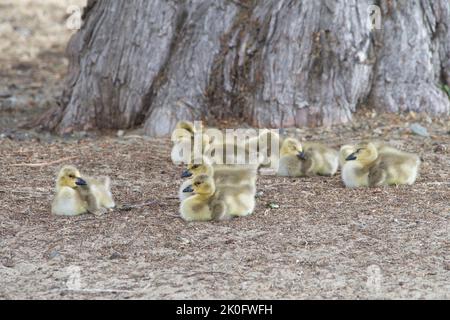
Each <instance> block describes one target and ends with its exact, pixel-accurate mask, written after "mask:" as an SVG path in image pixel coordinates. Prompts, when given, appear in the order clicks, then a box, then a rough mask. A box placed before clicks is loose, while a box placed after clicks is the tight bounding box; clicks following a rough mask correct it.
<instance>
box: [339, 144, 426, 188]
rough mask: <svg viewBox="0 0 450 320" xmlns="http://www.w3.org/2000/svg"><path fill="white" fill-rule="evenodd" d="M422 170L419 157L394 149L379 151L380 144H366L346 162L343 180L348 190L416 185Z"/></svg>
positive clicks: (357, 147) (357, 149) (358, 146)
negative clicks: (420, 169)
mask: <svg viewBox="0 0 450 320" xmlns="http://www.w3.org/2000/svg"><path fill="white" fill-rule="evenodd" d="M378 146H379V147H380V145H378ZM419 166H420V159H419V157H418V156H417V155H415V154H411V153H407V152H403V151H400V150H397V149H395V148H393V147H390V146H388V147H386V149H384V150H383V148H381V147H380V150H378V149H377V144H374V143H372V142H369V143H362V144H359V145H357V146H356V151H355V152H353V153H352V154H350V155H349V156H348V157H347V158H346V163H345V165H344V167H343V170H342V179H343V182H344V184H345V186H346V187H348V188H358V187H368V186H369V187H376V186H390V185H412V184H414V182H415V181H416V178H417V175H418V172H419Z"/></svg>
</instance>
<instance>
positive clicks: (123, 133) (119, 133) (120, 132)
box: [117, 130, 125, 138]
mask: <svg viewBox="0 0 450 320" xmlns="http://www.w3.org/2000/svg"><path fill="white" fill-rule="evenodd" d="M124 135H125V131H124V130H119V131H117V137H118V138H122V137H123V136H124Z"/></svg>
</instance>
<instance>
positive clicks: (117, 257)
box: [109, 252, 122, 260]
mask: <svg viewBox="0 0 450 320" xmlns="http://www.w3.org/2000/svg"><path fill="white" fill-rule="evenodd" d="M121 257H122V256H121V255H120V253H117V252H114V253H113V254H112V255H110V256H109V260H117V259H120V258H121Z"/></svg>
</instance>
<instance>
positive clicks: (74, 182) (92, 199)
mask: <svg viewBox="0 0 450 320" xmlns="http://www.w3.org/2000/svg"><path fill="white" fill-rule="evenodd" d="M110 188H111V180H110V179H109V178H108V177H101V178H90V177H86V178H85V177H82V176H81V174H80V172H79V171H78V169H76V168H75V167H72V166H65V167H63V168H62V169H61V170H60V172H59V174H58V178H57V182H56V195H55V198H54V200H53V203H52V213H53V214H55V215H65V216H75V215H80V214H84V213H93V214H96V215H99V214H103V213H105V212H106V211H107V209H112V208H114V207H115V203H114V200H113V197H112V194H111V189H110Z"/></svg>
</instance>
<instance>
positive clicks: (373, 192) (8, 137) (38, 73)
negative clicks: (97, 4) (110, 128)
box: [0, 0, 450, 299]
mask: <svg viewBox="0 0 450 320" xmlns="http://www.w3.org/2000/svg"><path fill="white" fill-rule="evenodd" d="M73 2H77V1H56V0H55V1H42V2H39V3H40V4H34V7H29V6H32V5H33V4H32V3H33V1H25V0H20V1H17V0H15V1H13V0H5V1H2V4H0V12H1V14H0V35H1V36H2V40H3V39H4V38H5V37H9V38H8V39H12V40H10V41H11V45H16V48H15V49H14V50H10V49H8V50H7V51H4V52H5V53H2V56H1V57H0V62H1V64H0V65H1V68H0V73H1V77H0V171H1V173H0V175H1V178H0V299H72V298H75V299H108V298H112V299H118V298H123V299H130V298H131V299H205V298H207V299H208V298H213V299H216V298H217V299H219V298H220V299H302V298H307V299H316V298H330V299H338V298H341V299H352V298H356V299H369V298H375V299H399V298H407V299H424V298H428V299H438V298H444V299H449V298H450V236H449V234H450V233H449V231H450V230H449V226H450V224H449V219H450V205H449V203H450V189H449V186H450V182H449V178H450V172H449V167H450V118H449V117H446V118H445V117H440V118H430V117H428V116H424V115H417V114H408V115H401V116H393V115H380V114H376V113H374V112H372V111H370V110H361V111H360V112H358V114H357V116H356V117H355V121H354V123H352V124H347V125H341V126H336V127H333V128H331V129H323V128H322V129H297V130H295V129H290V130H286V133H287V134H289V135H294V136H297V137H300V138H301V139H306V140H318V141H322V142H326V143H327V144H330V145H332V146H334V147H336V148H337V147H339V146H340V145H342V144H344V143H347V142H351V141H358V140H360V139H367V138H377V139H382V140H385V141H388V142H390V143H392V144H393V145H395V146H397V147H399V148H401V149H403V150H408V151H414V152H417V153H419V154H420V156H421V157H422V159H423V164H422V166H421V174H420V176H419V178H418V180H417V183H416V184H415V185H413V186H403V187H391V188H387V187H386V188H371V189H362V190H350V189H346V188H344V187H343V185H342V182H341V178H340V175H339V174H338V175H336V176H335V177H333V178H323V177H309V178H281V177H272V176H261V177H259V179H258V191H260V197H259V198H258V200H257V208H256V210H255V212H254V214H253V215H252V216H250V217H248V218H241V219H234V220H231V221H225V222H213V223H186V222H184V221H182V220H181V219H180V218H178V206H179V203H178V200H177V199H176V195H177V190H178V186H179V184H180V183H181V181H182V179H181V178H180V175H181V171H182V168H181V167H177V166H174V165H172V164H171V161H170V141H169V140H168V139H166V140H164V139H160V140H156V139H150V138H147V137H143V136H137V135H136V134H139V133H140V131H139V130H137V131H133V132H126V133H125V135H124V136H122V137H117V136H116V135H101V134H96V133H79V134H75V135H73V136H64V137H56V136H52V135H50V134H48V133H39V132H35V131H30V130H22V129H19V128H18V125H19V124H20V123H22V122H24V121H27V120H29V119H31V118H33V117H34V116H36V115H37V114H39V113H41V112H42V111H43V110H46V109H47V108H48V107H50V106H51V105H52V103H54V102H53V101H54V100H53V98H54V97H55V96H57V94H58V92H60V90H61V79H62V78H63V76H64V72H65V68H66V66H67V61H66V60H65V59H64V55H63V51H64V43H65V42H66V41H67V39H68V37H69V35H70V32H69V31H67V30H66V29H65V28H64V19H65V15H66V13H65V8H66V7H67V5H68V4H69V3H73ZM78 2H79V3H81V2H82V1H78ZM25 8H27V10H25ZM33 10H34V11H33ZM5 12H7V14H5ZM30 12H37V13H30ZM45 12H47V15H46V14H44V13H45ZM30 14H31V18H30V16H29V15H30ZM42 17H44V18H45V19H44V18H42ZM41 18H42V19H43V20H45V21H46V22H47V23H48V25H47V24H42V23H39V19H41ZM6 25H9V27H8V26H6ZM17 30H22V32H24V33H25V35H26V36H27V37H28V40H26V41H25V40H24V41H23V42H22V40H20V37H19V36H17V34H15V33H17V32H18V31H17ZM23 30H28V31H23ZM49 30H55V31H54V32H56V33H58V34H59V37H56V36H55V37H49V38H48V40H47V41H41V40H42V39H44V40H45V39H47V38H46V37H44V38H42V37H41V36H42V34H46V32H47V33H48V32H49ZM15 37H16V40H14V39H15ZM41 38H42V39H41ZM39 39H41V40H39ZM28 44H31V45H28ZM29 46H31V47H32V48H33V50H31V49H29V48H28V47H29ZM412 123H420V124H421V125H423V126H424V127H426V128H427V129H428V131H429V133H430V137H421V136H418V135H414V134H413V133H412V132H411V129H410V126H411V124H412ZM66 157H73V159H71V160H70V161H69V160H68V161H67V162H70V163H72V164H75V165H77V166H79V167H80V168H81V169H82V170H83V171H84V172H85V173H86V174H95V175H109V176H110V177H111V178H112V179H113V181H114V183H113V193H114V196H115V198H116V201H117V202H118V203H120V204H139V203H145V202H148V205H147V206H143V207H141V208H137V209H132V210H130V211H116V212H113V213H111V214H108V215H105V216H102V217H95V216H91V215H85V216H80V217H75V218H60V217H54V216H52V215H51V214H50V203H51V200H52V197H53V189H54V178H55V174H56V172H57V170H58V167H59V165H48V166H41V167H29V166H15V165H17V164H32V163H45V162H49V161H54V160H58V159H62V158H66ZM270 204H277V205H278V206H279V208H274V207H275V206H273V205H272V206H271V205H270Z"/></svg>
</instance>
